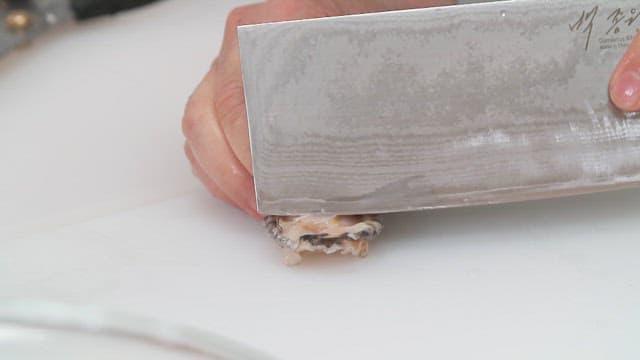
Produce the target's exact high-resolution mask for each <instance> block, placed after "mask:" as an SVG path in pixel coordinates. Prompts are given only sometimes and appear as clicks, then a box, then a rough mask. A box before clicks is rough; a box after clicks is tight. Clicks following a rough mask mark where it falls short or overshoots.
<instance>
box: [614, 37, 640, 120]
mask: <svg viewBox="0 0 640 360" xmlns="http://www.w3.org/2000/svg"><path fill="white" fill-rule="evenodd" d="M609 96H610V97H611V101H612V102H613V103H614V105H616V106H617V107H618V108H619V109H620V110H623V111H626V112H635V111H640V34H638V35H636V37H635V38H634V39H633V41H632V42H631V45H629V48H628V49H627V52H626V53H625V54H624V56H623V57H622V60H621V61H620V63H619V64H618V66H617V67H616V70H615V71H614V72H613V76H612V77H611V82H610V84H609Z"/></svg>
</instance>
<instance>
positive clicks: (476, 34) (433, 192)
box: [238, 0, 640, 215]
mask: <svg viewBox="0 0 640 360" xmlns="http://www.w3.org/2000/svg"><path fill="white" fill-rule="evenodd" d="M639 17H640V3H638V2H635V1H626V0H555V1H554V0H518V1H503V2H491V3H480V4H468V5H456V6H448V7H439V8H429V9H420V10H407V11H397V12H388V13H377V14H365V15H355V16H343V17H334V18H323V19H313V20H302V21H291V22H281V23H270V24H261V25H248V26H241V27H239V28H238V35H239V40H240V50H241V60H242V70H243V79H244V90H245V96H246V105H247V115H248V120H249V128H250V140H251V151H252V157H253V172H254V176H255V186H256V194H257V204H258V210H259V211H260V212H261V213H264V214H274V215H292V214H308V213H310V214H316V213H328V214H332V213H335V214H356V213H388V212H399V211H412V210H421V209H434V208H446V207H458V206H470V205H485V204H496V203H506V202H513V201H523V200H533V199H543V198H553V197H560V196H568V195H577V194H585V193H591V192H598V191H605V190H614V189H621V188H627V187H632V186H637V185H638V184H640V118H639V117H638V114H624V113H621V112H619V111H617V110H616V109H615V108H614V107H613V106H612V105H611V104H610V101H609V96H608V81H609V77H610V75H611V73H612V71H613V70H614V68H615V66H616V63H617V62H618V61H619V59H620V58H621V56H622V54H623V53H624V51H625V49H626V47H627V46H628V45H629V43H630V42H631V39H632V38H633V36H634V35H635V34H636V32H637V31H638V28H639V27H640V19H639Z"/></svg>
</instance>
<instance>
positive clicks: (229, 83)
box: [213, 0, 328, 173]
mask: <svg viewBox="0 0 640 360" xmlns="http://www.w3.org/2000/svg"><path fill="white" fill-rule="evenodd" d="M317 3H318V2H317V1H304V0H295V1H291V0H286V1H285V0H271V1H269V2H266V3H261V4H255V5H248V6H242V7H238V8H236V9H234V10H233V11H232V12H231V14H229V17H228V19H227V24H226V26H225V35H224V40H223V44H222V49H221V51H220V56H219V57H218V59H217V60H216V61H215V62H214V64H213V73H214V74H215V77H214V79H213V99H214V109H215V115H216V117H217V119H218V122H219V123H220V127H221V128H222V131H223V132H224V134H225V137H226V139H227V141H228V142H229V146H230V147H231V150H232V151H233V153H234V154H235V156H236V157H237V158H238V160H239V161H240V163H241V164H242V166H243V167H244V168H245V169H246V170H247V171H248V172H249V173H252V166H251V149H250V143H249V126H248V121H247V113H246V105H245V98H244V88H243V83H242V69H241V66H240V48H239V45H238V32H237V28H238V26H241V25H247V24H259V23H264V22H270V21H282V20H295V19H302V18H310V17H318V16H324V15H328V14H325V12H324V10H321V7H319V6H318V5H317Z"/></svg>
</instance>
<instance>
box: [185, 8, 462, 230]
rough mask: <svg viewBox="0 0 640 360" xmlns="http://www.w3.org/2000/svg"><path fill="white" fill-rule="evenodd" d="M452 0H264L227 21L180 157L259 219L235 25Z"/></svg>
mask: <svg viewBox="0 0 640 360" xmlns="http://www.w3.org/2000/svg"><path fill="white" fill-rule="evenodd" d="M455 3H456V1H455V0H268V1H266V2H264V3H260V4H255V5H249V6H243V7H239V8H237V9H235V10H233V11H232V12H231V14H230V15H229V18H228V19H227V24H226V29H225V34H224V39H223V44H222V49H221V50H220V54H219V55H218V58H217V59H215V60H214V62H213V64H212V65H211V68H210V70H209V72H208V73H207V74H206V75H205V77H204V79H203V80H202V82H201V83H200V85H199V86H198V87H197V89H196V90H195V92H194V93H193V95H191V98H190V99H189V103H188V104H187V108H186V110H185V115H184V118H183V120H182V128H183V132H184V135H185V137H186V138H187V140H186V143H185V153H186V155H187V158H188V159H189V161H190V162H191V165H192V169H193V172H194V174H195V175H196V176H197V177H198V178H199V179H200V181H202V183H203V184H204V185H205V186H206V187H207V189H208V190H209V191H210V192H211V193H212V194H213V195H214V196H216V197H217V198H219V199H221V200H223V201H224V202H226V203H228V204H230V205H234V206H237V207H239V208H240V209H242V210H244V211H245V212H246V213H248V214H249V215H251V216H253V217H255V218H257V219H260V218H262V216H261V215H260V214H258V212H257V210H256V202H255V191H254V185H253V175H252V168H251V152H250V149H249V130H248V124H247V116H246V110H245V102H244V92H243V87H242V76H241V71H240V55H239V49H238V37H237V32H236V28H237V27H238V26H239V25H247V24H258V23H265V22H272V21H285V20H299V19H308V18H317V17H325V16H337V15H348V14H359V13H369V12H379V11H387V10H400V9H410V8H422V7H430V6H441V5H452V4H455Z"/></svg>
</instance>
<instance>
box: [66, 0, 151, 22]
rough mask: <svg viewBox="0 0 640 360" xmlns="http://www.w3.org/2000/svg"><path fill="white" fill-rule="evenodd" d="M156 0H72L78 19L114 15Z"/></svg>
mask: <svg viewBox="0 0 640 360" xmlns="http://www.w3.org/2000/svg"><path fill="white" fill-rule="evenodd" d="M155 1H156V0H71V9H72V10H73V13H74V15H75V17H76V19H77V20H86V19H91V18H94V17H97V16H101V15H112V14H115V13H118V12H120V11H124V10H129V9H133V8H136V7H139V6H143V5H147V4H150V3H152V2H155Z"/></svg>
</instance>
